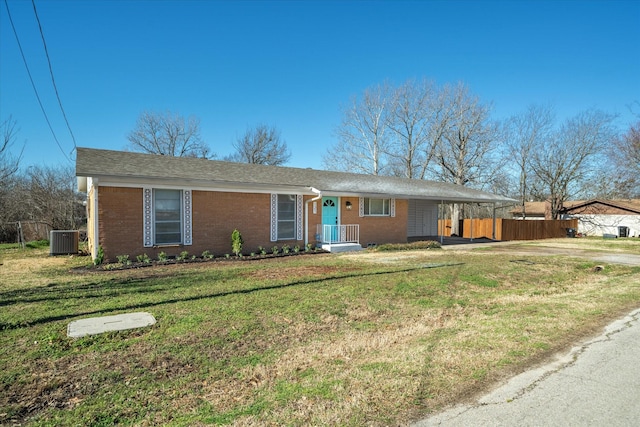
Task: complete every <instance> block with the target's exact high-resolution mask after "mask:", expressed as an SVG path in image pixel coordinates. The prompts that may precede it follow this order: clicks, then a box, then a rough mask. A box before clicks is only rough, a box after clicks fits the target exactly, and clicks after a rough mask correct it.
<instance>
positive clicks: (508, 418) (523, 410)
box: [414, 309, 640, 427]
mask: <svg viewBox="0 0 640 427" xmlns="http://www.w3.org/2000/svg"><path fill="white" fill-rule="evenodd" d="M638 425H640V309H638V310H635V311H634V312H632V313H630V314H629V315H627V316H626V317H625V318H623V319H620V320H618V321H616V322H614V323H612V324H610V325H609V326H608V327H607V328H605V331H604V333H603V334H602V335H601V336H599V337H597V338H594V339H592V340H590V341H587V342H584V343H582V344H580V345H578V346H576V347H574V348H573V349H572V350H571V351H570V352H569V353H568V354H565V355H563V356H561V357H559V358H558V359H557V360H555V361H554V362H552V363H550V364H548V365H546V366H543V367H540V368H536V369H533V370H530V371H527V372H525V373H523V374H521V375H518V376H516V377H514V378H512V379H511V380H509V382H508V383H506V384H505V385H503V386H501V387H499V388H497V389H495V390H494V391H492V392H490V393H489V394H487V395H485V396H483V397H482V398H480V399H479V400H478V401H477V402H476V403H475V404H471V405H464V406H457V407H455V408H452V409H449V410H447V411H445V412H442V413H439V414H436V415H434V416H431V417H429V418H427V419H425V420H422V421H420V422H418V423H416V424H414V427H427V426H445V427H448V426H451V427H453V426H465V427H468V426H510V427H512V426H523V427H524V426H562V427H567V426H607V427H615V426H638Z"/></svg>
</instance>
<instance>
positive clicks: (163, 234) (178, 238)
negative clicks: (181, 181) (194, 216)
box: [153, 189, 183, 245]
mask: <svg viewBox="0 0 640 427" xmlns="http://www.w3.org/2000/svg"><path fill="white" fill-rule="evenodd" d="M153 221H154V230H155V236H154V242H155V244H156V245H168V244H179V243H182V229H183V227H182V191H180V190H161V189H154V190H153Z"/></svg>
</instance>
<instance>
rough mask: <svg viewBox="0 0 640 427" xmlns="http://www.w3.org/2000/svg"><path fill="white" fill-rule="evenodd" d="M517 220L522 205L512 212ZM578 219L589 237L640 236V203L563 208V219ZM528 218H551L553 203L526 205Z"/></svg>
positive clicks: (568, 203)
mask: <svg viewBox="0 0 640 427" xmlns="http://www.w3.org/2000/svg"><path fill="white" fill-rule="evenodd" d="M511 215H512V217H513V218H515V219H519V218H522V206H517V207H516V208H514V209H513V210H511ZM574 218H575V219H577V220H578V230H577V232H578V233H581V234H583V235H585V236H602V235H605V234H607V235H615V236H618V237H626V236H628V237H640V200H600V199H593V200H586V201H585V200H574V201H566V202H564V203H563V205H562V207H561V209H560V219H574ZM525 219H527V220H531V219H534V220H535V219H551V204H550V203H549V202H548V201H547V202H526V203H525Z"/></svg>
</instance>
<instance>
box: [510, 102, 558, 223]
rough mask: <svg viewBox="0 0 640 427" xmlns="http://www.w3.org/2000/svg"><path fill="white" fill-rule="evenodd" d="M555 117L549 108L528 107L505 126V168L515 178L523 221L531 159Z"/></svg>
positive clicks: (529, 187)
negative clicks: (506, 167) (509, 170)
mask: <svg viewBox="0 0 640 427" xmlns="http://www.w3.org/2000/svg"><path fill="white" fill-rule="evenodd" d="M553 124H554V115H553V111H552V108H551V107H550V106H539V105H530V106H529V107H528V108H527V109H526V111H525V112H524V113H522V114H519V115H516V116H513V117H511V118H510V119H509V120H508V121H507V124H506V126H505V148H506V150H505V151H506V156H507V158H506V159H505V160H507V161H506V164H507V165H508V167H510V169H512V170H513V172H514V174H515V175H516V176H517V177H518V195H519V198H520V208H521V210H522V218H523V219H524V218H526V216H527V214H526V211H525V202H526V201H527V200H528V199H529V198H530V197H531V194H532V192H534V191H535V190H532V188H533V185H534V184H532V183H530V179H531V178H530V176H531V175H533V173H532V171H531V162H530V161H531V156H532V155H533V153H534V151H535V149H536V147H539V146H541V145H542V144H543V142H544V141H545V140H548V139H549V138H550V136H551V134H552V132H553Z"/></svg>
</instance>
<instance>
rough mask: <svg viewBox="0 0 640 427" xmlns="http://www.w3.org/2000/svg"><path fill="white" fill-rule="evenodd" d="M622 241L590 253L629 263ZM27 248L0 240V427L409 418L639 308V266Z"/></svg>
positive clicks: (496, 258)
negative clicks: (135, 260)
mask: <svg viewBox="0 0 640 427" xmlns="http://www.w3.org/2000/svg"><path fill="white" fill-rule="evenodd" d="M567 240H572V239H567ZM629 241H630V240H619V241H617V242H616V241H606V242H604V243H605V244H603V246H602V248H600V249H601V250H603V251H606V250H625V251H629V252H636V253H637V252H638V251H639V250H640V245H637V244H636V243H635V242H634V241H631V243H630V244H629V243H627V242H629ZM616 243H619V244H620V245H619V246H618V247H616V246H615V244H616ZM599 244H600V241H594V242H593V245H595V246H598V245H599ZM611 245H613V246H611ZM35 246H36V247H35V248H27V249H25V250H22V249H19V248H17V247H15V246H12V245H2V246H0V263H2V265H1V266H0V424H8V425H11V424H12V423H20V424H22V425H113V424H120V425H207V424H234V425H270V424H273V425H353V426H360V425H390V424H406V423H408V422H410V421H412V420H416V419H419V418H420V417H423V416H425V415H428V414H429V413H430V412H432V411H434V410H437V409H439V408H441V407H442V406H443V405H446V404H449V403H452V402H454V401H456V400H459V399H462V398H465V397H468V396H470V395H471V394H473V393H475V392H477V391H480V390H482V389H483V388H485V387H487V386H488V385H489V384H491V382H492V381H495V380H497V379H499V378H502V377H504V376H505V375H509V374H513V373H514V372H518V371H520V370H522V369H524V368H525V367H526V366H528V365H530V364H531V363H533V362H535V361H537V360H540V359H541V358H543V357H547V356H548V355H550V354H552V353H553V352H555V351H558V350H561V349H565V348H567V346H569V345H570V344H571V343H572V342H574V341H575V340H577V339H580V338H584V337H585V336H588V335H590V334H592V333H594V332H596V331H597V330H598V328H601V327H602V326H603V325H604V324H606V323H607V321H608V320H610V319H611V318H613V317H615V316H618V315H620V314H621V313H625V312H627V311H630V310H631V309H632V308H637V307H638V306H640V267H632V266H623V265H606V267H605V269H604V270H603V271H594V268H593V267H594V266H595V265H597V264H598V263H596V262H593V261H589V260H586V259H579V258H568V257H564V256H553V257H543V256H527V257H524V258H523V256H522V255H520V256H518V255H511V254H509V253H504V252H501V253H497V252H495V253H494V251H493V250H492V249H488V250H482V251H471V252H451V251H445V250H437V249H430V250H421V251H398V252H393V251H391V252H380V253H371V252H364V253H359V254H355V255H352V254H345V255H328V254H314V255H301V256H292V257H285V258H276V259H268V260H260V261H238V262H209V263H197V264H179V265H167V266H155V267H148V268H141V269H131V270H124V271H116V270H114V271H83V270H82V269H80V270H79V271H78V270H72V269H73V268H74V267H80V266H84V265H88V264H89V259H88V258H83V257H66V256H62V257H49V256H48V249H47V248H41V247H40V248H39V247H38V246H37V245H35ZM620 248H622V249H620ZM133 311H147V312H150V313H152V314H153V315H154V316H155V318H156V319H157V323H156V325H154V326H153V327H149V328H145V329H138V330H131V331H125V332H113V333H107V334H103V335H97V336H93V337H86V338H81V339H77V340H73V339H69V338H67V337H66V328H67V324H68V323H69V322H70V321H71V320H75V319H80V318H85V317H91V316H100V315H109V314H117V313H125V312H133Z"/></svg>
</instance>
